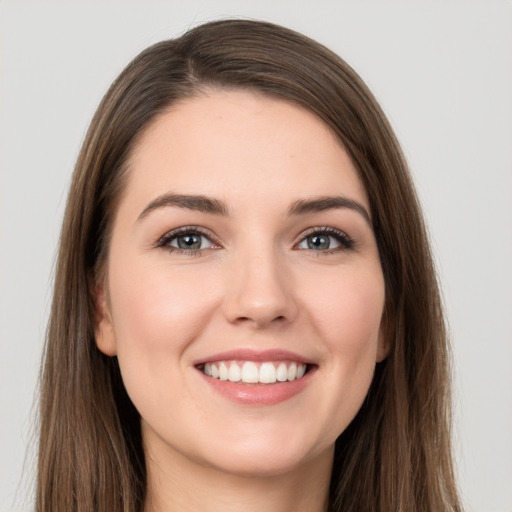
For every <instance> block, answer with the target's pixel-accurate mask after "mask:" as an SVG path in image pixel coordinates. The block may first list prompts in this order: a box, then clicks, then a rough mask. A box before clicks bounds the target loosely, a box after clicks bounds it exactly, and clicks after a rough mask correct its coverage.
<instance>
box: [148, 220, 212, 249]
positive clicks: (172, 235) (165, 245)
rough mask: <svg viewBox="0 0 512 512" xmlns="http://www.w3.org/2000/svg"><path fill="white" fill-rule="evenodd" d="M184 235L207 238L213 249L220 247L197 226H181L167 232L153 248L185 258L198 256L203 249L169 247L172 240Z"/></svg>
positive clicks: (208, 234) (207, 233) (209, 235)
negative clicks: (181, 255)
mask: <svg viewBox="0 0 512 512" xmlns="http://www.w3.org/2000/svg"><path fill="white" fill-rule="evenodd" d="M184 235H192V236H193V235H198V236H201V237H204V238H207V239H208V240H209V241H210V242H211V243H212V245H213V246H216V247H215V248H219V247H220V245H219V244H217V243H216V242H215V240H214V238H213V237H212V235H211V234H210V233H209V232H207V231H205V230H203V229H202V228H200V227H199V226H183V227H181V228H177V229H174V230H172V231H169V232H168V233H166V234H165V235H164V236H162V237H161V238H160V239H159V240H158V241H157V242H156V244H155V246H156V247H157V248H161V249H165V250H167V251H168V252H170V253H178V254H183V255H185V256H199V255H200V254H201V252H202V251H204V250H205V249H180V248H179V247H173V246H171V245H169V244H170V243H171V242H172V241H173V240H175V239H176V238H178V237H179V236H184Z"/></svg>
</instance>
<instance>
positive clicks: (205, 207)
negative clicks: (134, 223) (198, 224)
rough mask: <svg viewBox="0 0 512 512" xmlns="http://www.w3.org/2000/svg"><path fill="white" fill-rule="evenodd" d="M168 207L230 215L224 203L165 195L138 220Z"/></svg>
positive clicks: (193, 196) (180, 195)
mask: <svg viewBox="0 0 512 512" xmlns="http://www.w3.org/2000/svg"><path fill="white" fill-rule="evenodd" d="M166 206H174V207H178V208H186V209H188V210H196V211H198V212H203V213H213V214H215V215H223V216H225V215H228V207H227V206H226V204H225V203H223V202H222V201H219V200H218V199H213V198H210V197H206V196H201V195H183V194H172V193H168V194H163V195H161V196H158V197H157V198H156V199H154V200H153V201H151V202H150V203H149V204H148V205H147V206H146V208H144V210H142V213H141V214H140V215H139V217H138V219H137V220H142V219H143V218H144V217H146V216H147V215H148V214H149V213H150V212H152V211H154V210H157V209H158V208H164V207H166Z"/></svg>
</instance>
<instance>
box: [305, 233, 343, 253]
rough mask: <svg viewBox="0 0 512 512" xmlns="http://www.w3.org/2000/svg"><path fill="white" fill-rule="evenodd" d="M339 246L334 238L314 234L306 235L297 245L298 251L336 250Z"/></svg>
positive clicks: (322, 234) (323, 234)
mask: <svg viewBox="0 0 512 512" xmlns="http://www.w3.org/2000/svg"><path fill="white" fill-rule="evenodd" d="M340 245H341V244H340V242H339V241H338V240H336V238H335V237H334V236H330V235H327V234H325V233H315V234H313V235H308V236H307V237H305V238H304V240H302V241H301V242H300V244H299V245H298V248H299V249H309V250H313V251H326V250H328V249H336V248H337V247H339V246H340Z"/></svg>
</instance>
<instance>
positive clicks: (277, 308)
mask: <svg viewBox="0 0 512 512" xmlns="http://www.w3.org/2000/svg"><path fill="white" fill-rule="evenodd" d="M226 281H227V283H226V295H225V298H224V304H223V309H224V315H225V317H226V319H227V320H228V321H229V322H230V323H233V324H242V323H245V324H248V325H251V326H253V327H254V328H258V329H262V328H265V327H269V326H270V325H273V324H285V323H289V322H292V321H293V320H294V319H295V318H296V316H297V312H298V308H297V303H296V301H295V299H294V294H293V289H294V287H293V277H292V276H291V273H290V272H289V271H288V269H287V268H286V263H285V262H283V261H282V260H280V259H279V258H278V256H277V255H276V254H275V253H273V252H272V251H268V252H262V251H260V252H258V253H257V254H253V255H247V256H246V257H239V258H237V261H230V265H229V270H228V272H227V277H226Z"/></svg>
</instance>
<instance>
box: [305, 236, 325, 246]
mask: <svg viewBox="0 0 512 512" xmlns="http://www.w3.org/2000/svg"><path fill="white" fill-rule="evenodd" d="M329 246H330V243H329V237H328V236H326V235H311V236H309V237H308V247H309V248H310V249H329Z"/></svg>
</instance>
